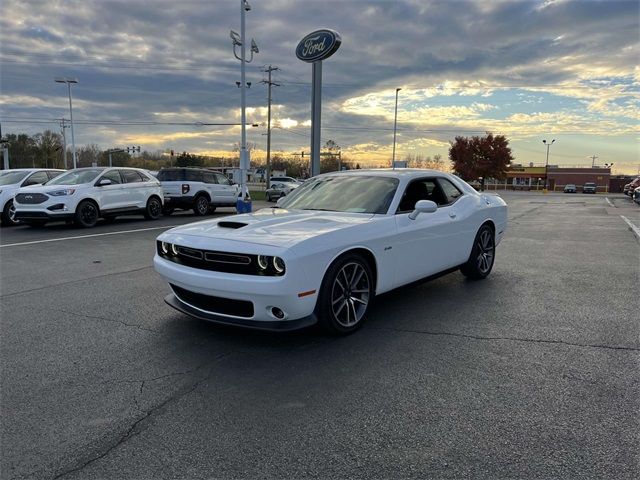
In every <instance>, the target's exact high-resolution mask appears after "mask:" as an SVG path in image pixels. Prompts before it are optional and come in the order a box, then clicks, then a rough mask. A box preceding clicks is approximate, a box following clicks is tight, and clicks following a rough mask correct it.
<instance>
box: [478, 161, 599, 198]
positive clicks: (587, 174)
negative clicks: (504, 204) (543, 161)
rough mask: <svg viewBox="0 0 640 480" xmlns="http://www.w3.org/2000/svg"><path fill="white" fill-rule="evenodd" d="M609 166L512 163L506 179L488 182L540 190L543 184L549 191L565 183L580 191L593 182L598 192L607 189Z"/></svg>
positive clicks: (560, 187)
mask: <svg viewBox="0 0 640 480" xmlns="http://www.w3.org/2000/svg"><path fill="white" fill-rule="evenodd" d="M610 178H611V168H607V167H599V166H594V167H560V166H558V165H549V166H544V165H543V166H539V165H533V163H530V164H529V165H528V166H524V165H520V164H512V165H511V167H510V168H509V170H508V171H507V178H506V181H504V180H503V181H502V182H499V181H498V182H494V183H492V182H489V183H490V185H491V186H490V187H489V188H491V187H493V186H495V187H496V188H497V189H500V188H505V189H508V190H542V189H543V188H544V185H545V179H546V184H547V189H548V190H550V191H552V192H553V191H562V190H564V187H565V185H567V184H573V185H575V186H576V187H577V190H578V191H579V192H580V191H582V187H583V186H584V184H585V183H589V182H591V183H595V184H596V185H597V186H598V192H608V191H609V181H610Z"/></svg>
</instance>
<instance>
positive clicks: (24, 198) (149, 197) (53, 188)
mask: <svg viewBox="0 0 640 480" xmlns="http://www.w3.org/2000/svg"><path fill="white" fill-rule="evenodd" d="M162 198H163V197H162V187H161V186H160V182H158V180H156V179H155V178H153V177H152V176H151V175H150V174H149V173H147V172H146V171H145V170H141V169H138V168H99V167H92V168H76V169H75V170H69V171H68V172H67V173H64V174H62V175H60V176H58V177H56V178H54V179H53V180H50V181H49V182H47V183H46V184H45V185H42V186H34V187H27V188H21V189H20V190H19V191H18V193H17V194H16V196H15V198H14V201H13V202H14V205H15V209H16V211H15V218H16V220H20V221H23V222H24V223H26V224H28V225H33V226H39V225H44V224H45V223H47V222H48V221H51V220H68V221H74V222H75V223H76V224H78V225H80V226H83V227H93V226H94V225H95V224H96V223H97V221H98V219H99V218H104V219H106V220H113V219H114V218H115V217H117V216H119V215H130V214H143V215H144V216H145V217H146V218H147V219H150V220H155V219H156V218H158V217H159V216H160V215H161V214H162Z"/></svg>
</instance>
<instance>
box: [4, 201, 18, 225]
mask: <svg viewBox="0 0 640 480" xmlns="http://www.w3.org/2000/svg"><path fill="white" fill-rule="evenodd" d="M15 214H16V209H15V207H14V206H13V200H9V201H8V202H7V204H6V205H5V206H4V209H3V210H2V214H0V220H1V221H2V226H3V227H10V226H13V225H18V224H19V223H20V220H16V219H15V218H14V215H15Z"/></svg>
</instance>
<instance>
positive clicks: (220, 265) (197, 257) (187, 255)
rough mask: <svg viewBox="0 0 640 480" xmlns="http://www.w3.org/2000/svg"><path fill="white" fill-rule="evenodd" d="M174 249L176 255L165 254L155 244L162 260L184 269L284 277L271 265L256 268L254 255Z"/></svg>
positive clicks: (182, 248) (177, 246)
mask: <svg viewBox="0 0 640 480" xmlns="http://www.w3.org/2000/svg"><path fill="white" fill-rule="evenodd" d="M175 248H176V251H177V252H178V254H177V255H175V254H165V253H164V252H163V251H162V242H160V241H158V242H157V251H158V254H159V255H160V256H161V257H162V258H164V259H166V260H169V261H171V262H174V263H177V264H180V265H184V266H186V267H191V268H198V269H200V270H211V271H212V272H223V273H237V274H240V275H260V276H281V275H284V272H276V271H275V270H274V269H273V267H272V266H271V265H269V267H268V268H267V269H266V270H263V269H260V268H258V261H257V257H258V256H257V255H254V254H243V253H233V252H217V251H213V250H200V249H198V248H190V247H184V246H182V245H175Z"/></svg>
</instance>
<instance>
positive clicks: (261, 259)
mask: <svg viewBox="0 0 640 480" xmlns="http://www.w3.org/2000/svg"><path fill="white" fill-rule="evenodd" d="M258 267H260V270H266V269H267V268H269V257H266V256H264V255H258Z"/></svg>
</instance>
